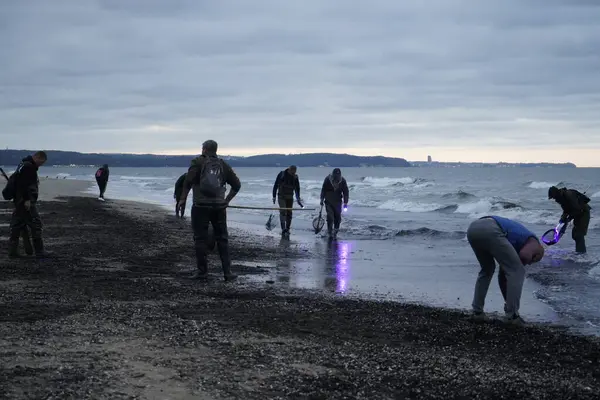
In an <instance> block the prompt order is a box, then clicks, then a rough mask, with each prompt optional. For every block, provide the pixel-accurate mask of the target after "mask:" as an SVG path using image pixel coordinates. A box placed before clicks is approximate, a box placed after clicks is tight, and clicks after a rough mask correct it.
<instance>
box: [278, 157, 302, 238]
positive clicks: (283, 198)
mask: <svg viewBox="0 0 600 400" xmlns="http://www.w3.org/2000/svg"><path fill="white" fill-rule="evenodd" d="M296 171H297V168H296V166H295V165H291V166H290V167H288V168H287V169H285V170H283V171H281V172H280V173H279V174H277V178H275V183H274V184H273V204H275V202H276V201H277V200H278V201H279V208H285V210H280V211H279V222H280V223H281V234H282V235H284V236H287V235H289V234H290V228H291V226H292V207H293V206H294V192H295V193H296V201H297V202H298V205H299V206H300V207H304V205H302V201H301V200H300V179H299V178H298V175H297V174H296Z"/></svg>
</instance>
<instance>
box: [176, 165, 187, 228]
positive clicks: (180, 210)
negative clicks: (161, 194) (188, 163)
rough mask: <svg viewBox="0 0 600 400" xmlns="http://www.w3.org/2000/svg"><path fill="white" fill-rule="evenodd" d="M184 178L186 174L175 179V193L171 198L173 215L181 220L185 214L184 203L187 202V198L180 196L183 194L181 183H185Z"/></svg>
mask: <svg viewBox="0 0 600 400" xmlns="http://www.w3.org/2000/svg"><path fill="white" fill-rule="evenodd" d="M186 176H187V173H185V174H183V175H181V176H180V177H179V179H177V182H175V192H174V193H173V198H174V199H175V215H176V216H177V217H181V218H183V214H185V203H186V202H187V198H186V199H182V198H181V194H182V193H183V183H184V182H185V178H186ZM182 200H183V201H182Z"/></svg>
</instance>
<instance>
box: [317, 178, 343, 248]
mask: <svg viewBox="0 0 600 400" xmlns="http://www.w3.org/2000/svg"><path fill="white" fill-rule="evenodd" d="M321 205H325V210H326V211H327V234H328V235H329V238H330V239H335V238H337V234H338V231H339V229H340V224H341V222H342V210H343V209H345V208H346V207H348V183H346V179H345V178H344V177H343V176H342V171H341V170H340V169H339V168H335V169H334V170H333V172H332V173H331V174H329V176H327V177H326V178H325V181H323V186H322V187H321Z"/></svg>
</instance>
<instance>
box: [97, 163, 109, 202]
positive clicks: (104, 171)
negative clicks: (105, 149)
mask: <svg viewBox="0 0 600 400" xmlns="http://www.w3.org/2000/svg"><path fill="white" fill-rule="evenodd" d="M109 175H110V171H109V170H108V164H104V165H103V166H101V167H100V168H98V170H97V171H96V183H97V184H98V188H99V189H100V196H99V197H98V200H100V201H104V192H105V191H106V185H107V184H108V176H109Z"/></svg>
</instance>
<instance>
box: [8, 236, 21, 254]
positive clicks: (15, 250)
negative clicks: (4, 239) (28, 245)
mask: <svg viewBox="0 0 600 400" xmlns="http://www.w3.org/2000/svg"><path fill="white" fill-rule="evenodd" d="M8 256H9V257H10V258H19V257H21V255H20V254H19V238H17V239H16V240H15V239H13V238H11V239H10V240H9V241H8Z"/></svg>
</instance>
